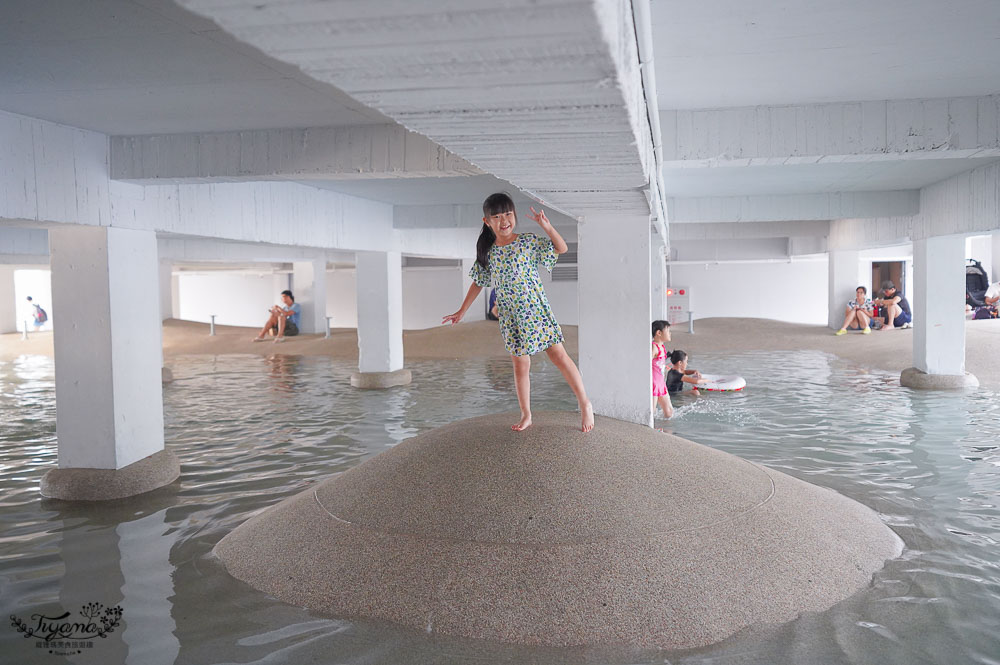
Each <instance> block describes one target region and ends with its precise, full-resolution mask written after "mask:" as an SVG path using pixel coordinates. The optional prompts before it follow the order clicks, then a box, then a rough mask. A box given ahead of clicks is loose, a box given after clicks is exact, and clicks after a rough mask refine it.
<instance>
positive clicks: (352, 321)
mask: <svg viewBox="0 0 1000 665" xmlns="http://www.w3.org/2000/svg"><path fill="white" fill-rule="evenodd" d="M404 288H405V287H404ZM404 302H405V301H404ZM326 314H327V316H330V317H332V318H331V319H330V327H331V328H357V327H358V280H357V273H356V272H355V270H354V268H338V269H335V270H332V271H329V272H327V273H326ZM404 327H405V326H404Z"/></svg>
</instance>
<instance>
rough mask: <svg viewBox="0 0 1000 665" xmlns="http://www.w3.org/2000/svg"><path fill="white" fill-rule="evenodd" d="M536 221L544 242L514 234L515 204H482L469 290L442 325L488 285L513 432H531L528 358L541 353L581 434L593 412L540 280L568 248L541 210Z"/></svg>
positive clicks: (506, 200)
mask: <svg viewBox="0 0 1000 665" xmlns="http://www.w3.org/2000/svg"><path fill="white" fill-rule="evenodd" d="M531 213H532V214H531V219H533V220H535V221H536V222H537V223H538V225H539V226H540V227H542V231H544V232H545V235H546V236H548V237H547V238H543V237H540V236H537V235H535V234H534V233H514V228H515V226H516V225H517V213H516V212H515V211H514V200H513V199H511V197H510V195H508V194H506V193H504V192H501V193H498V194H491V195H490V196H488V197H487V198H486V200H485V201H484V202H483V230H482V233H480V234H479V241H478V242H477V243H476V262H475V264H473V266H472V270H471V271H470V272H469V276H470V277H471V278H472V282H473V283H472V285H471V286H470V287H469V292H468V293H467V294H466V296H465V301H463V302H462V306H461V307H460V308H459V310H458V311H457V312H455V313H454V314H449V315H448V316H445V317H444V318H443V319H442V321H441V322H442V323H452V324H455V323H458V322H459V321H461V320H462V317H463V316H465V313H466V312H467V311H468V309H469V307H470V306H471V305H472V303H473V301H475V299H476V297H478V296H479V293H480V291H482V290H483V288H485V287H488V286H490V284H491V283H492V284H493V286H494V287H495V288H496V292H497V310H498V314H499V317H500V332H501V333H502V334H503V341H504V345H505V346H506V348H507V352H508V353H510V356H511V360H512V361H513V363H514V386H515V387H516V389H517V402H518V404H519V405H520V407H521V420H520V421H518V423H517V424H516V425H511V429H512V430H514V431H516V432H520V431H523V430H526V429H528V428H529V427H531V380H530V377H529V374H528V372H529V370H530V369H531V356H532V355H534V354H536V353H539V352H540V351H545V352H546V354H548V356H549V360H551V361H552V364H553V365H555V366H556V367H558V368H559V371H560V372H562V375H563V377H564V378H565V379H566V382H567V383H568V384H569V387H570V388H572V389H573V394H575V395H576V399H577V402H578V403H579V405H580V413H581V415H582V422H581V425H580V429H581V430H582V431H584V432H589V431H590V430H592V429H593V428H594V409H593V407H592V406H591V404H590V400H588V399H587V392H586V390H584V387H583V378H582V377H581V376H580V371H579V370H578V369H577V368H576V364H575V363H574V362H573V359H572V358H570V357H569V354H568V353H566V349H564V348H563V344H562V342H563V334H562V329H561V328H560V327H559V323H558V322H556V318H555V316H553V315H552V308H551V306H550V305H549V300H548V298H546V297H545V289H543V288H542V281H541V278H540V277H539V276H538V268H537V265H538V264H539V263H541V264H542V265H543V266H545V267H546V268H547V269H548V270H549V271H550V272H551V271H552V266H554V265H555V264H556V261H557V260H558V255H559V254H562V253H564V252H566V251H567V249H569V248H568V247H567V246H566V241H565V240H563V238H562V236H561V235H559V232H558V231H556V230H555V227H553V226H552V223H551V222H550V221H549V220H548V218H547V217H546V216H545V212H544V211H537V212H536V211H535V209H534V208H531Z"/></svg>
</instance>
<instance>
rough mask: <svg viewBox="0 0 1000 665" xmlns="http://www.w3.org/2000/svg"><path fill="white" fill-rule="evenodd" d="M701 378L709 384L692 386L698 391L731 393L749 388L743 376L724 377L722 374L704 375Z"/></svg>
mask: <svg viewBox="0 0 1000 665" xmlns="http://www.w3.org/2000/svg"><path fill="white" fill-rule="evenodd" d="M701 378H703V379H708V383H702V384H700V385H697V386H692V387H693V388H697V389H698V390H708V391H711V392H720V393H731V392H736V391H737V390H743V389H744V388H746V386H747V382H746V380H745V379H744V378H743V377H742V376H723V375H721V374H702V375H701Z"/></svg>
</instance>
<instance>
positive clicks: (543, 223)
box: [529, 207, 569, 254]
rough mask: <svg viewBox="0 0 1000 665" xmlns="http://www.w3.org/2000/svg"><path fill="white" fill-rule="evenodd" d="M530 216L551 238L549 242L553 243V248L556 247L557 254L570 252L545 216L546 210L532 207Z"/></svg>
mask: <svg viewBox="0 0 1000 665" xmlns="http://www.w3.org/2000/svg"><path fill="white" fill-rule="evenodd" d="M529 216H530V217H531V218H532V219H533V220H535V221H536V222H538V225H539V226H540V227H542V230H543V231H545V235H547V236H548V237H549V240H551V241H552V245H553V247H555V250H556V254H565V253H566V252H568V251H569V245H567V244H566V241H565V240H563V237H562V236H561V235H559V232H558V231H556V227H554V226H552V222H550V221H549V218H548V217H546V216H545V211H544V210H535V209H534V207H532V208H531V215H529Z"/></svg>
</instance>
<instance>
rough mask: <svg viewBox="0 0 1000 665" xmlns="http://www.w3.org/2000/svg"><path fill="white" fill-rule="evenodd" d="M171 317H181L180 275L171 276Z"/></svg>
mask: <svg viewBox="0 0 1000 665" xmlns="http://www.w3.org/2000/svg"><path fill="white" fill-rule="evenodd" d="M170 318H172V319H179V318H181V278H180V275H171V276H170Z"/></svg>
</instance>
